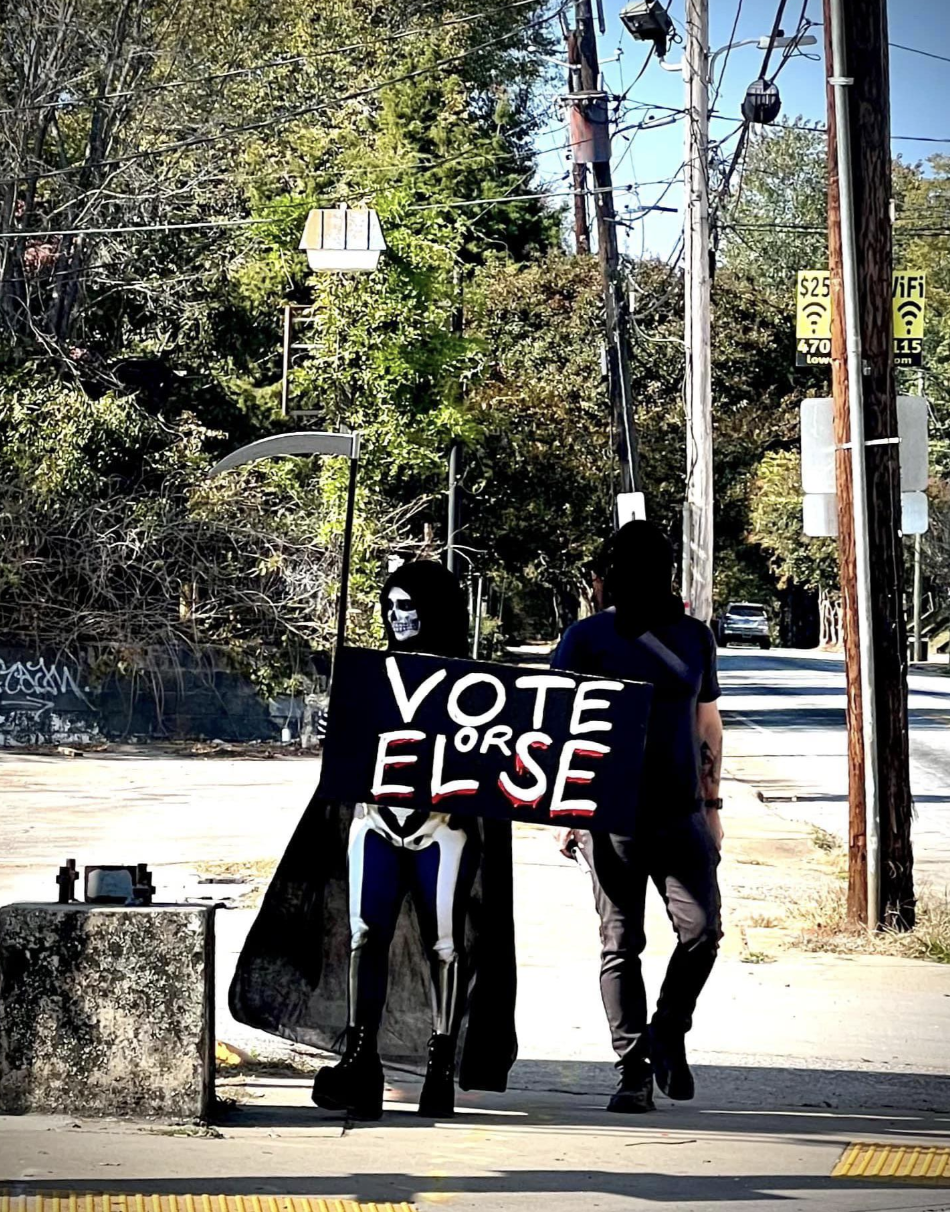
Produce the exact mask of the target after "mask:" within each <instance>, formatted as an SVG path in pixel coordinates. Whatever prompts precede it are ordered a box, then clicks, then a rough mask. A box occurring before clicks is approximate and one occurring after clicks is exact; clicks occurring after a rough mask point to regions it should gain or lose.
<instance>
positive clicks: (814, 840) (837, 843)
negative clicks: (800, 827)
mask: <svg viewBox="0 0 950 1212" xmlns="http://www.w3.org/2000/svg"><path fill="white" fill-rule="evenodd" d="M811 844H812V845H813V846H816V847H817V848H818V849H819V850H821V851H822V852H823V853H824V854H834V852H835V851H836V850H841V849H843V847H842V844H841V838H840V837H838V835H837V834H836V833H829V832H828V830H827V829H822V828H821V826H820V825H812V827H811Z"/></svg>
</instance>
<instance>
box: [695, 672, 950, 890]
mask: <svg viewBox="0 0 950 1212" xmlns="http://www.w3.org/2000/svg"><path fill="white" fill-rule="evenodd" d="M719 662H720V674H721V682H722V687H723V699H722V709H723V716H724V718H725V721H726V727H727V729H728V732H729V735H728V739H727V741H726V745H725V753H726V757H725V765H726V768H727V770H728V771H729V773H730V774H732V775H733V776H734V777H736V778H739V779H741V780H742V781H743V782H747V783H749V784H750V785H752V786H753V787H755V788H756V790H758V791H760V792H761V793H762V796H763V798H764V800H765V802H766V803H771V804H774V805H775V806H776V807H777V808H779V809H780V810H781V812H782V813H783V815H786V816H792V817H794V818H796V819H799V820H805V821H808V822H809V823H811V824H814V825H818V826H820V827H821V828H823V829H827V830H828V831H829V832H830V833H834V834H836V835H838V836H839V837H841V838H844V837H846V836H847V828H848V815H847V813H848V799H847V790H848V773H847V756H846V755H847V734H846V731H845V683H844V661H843V658H842V657H840V656H836V655H833V654H829V653H817V652H798V651H775V650H773V651H771V652H759V651H758V650H756V649H751V648H727V649H722V650H720V653H719ZM909 685H910V700H909V712H910V745H911V789H912V791H913V794H914V801H915V805H916V812H917V819H916V821H915V825H914V833H913V837H914V843H915V859H916V865H917V869H918V873H919V875H920V877H921V878H922V879H923V880H926V881H927V882H929V883H930V884H931V886H933V887H934V888H936V889H939V890H943V889H945V888H946V887H947V886H948V885H950V676H948V675H947V672H946V667H945V666H942V665H940V666H938V665H936V664H934V665H931V666H920V665H918V666H915V667H914V668H913V670H912V672H911V675H910V678H909Z"/></svg>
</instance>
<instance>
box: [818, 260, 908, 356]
mask: <svg viewBox="0 0 950 1212" xmlns="http://www.w3.org/2000/svg"><path fill="white" fill-rule="evenodd" d="M893 298H894V365H895V366H897V367H907V366H922V365H923V352H924V313H925V309H926V305H927V275H926V274H922V273H905V272H899V273H895V274H894V289H893ZM830 361H831V275H830V274H829V272H828V270H827V269H803V270H800V271H799V274H798V291H797V295H796V316H795V365H796V366H827V365H828V364H829V363H830Z"/></svg>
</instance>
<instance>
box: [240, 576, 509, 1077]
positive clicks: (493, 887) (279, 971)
mask: <svg viewBox="0 0 950 1212" xmlns="http://www.w3.org/2000/svg"><path fill="white" fill-rule="evenodd" d="M434 569H438V572H434V571H433V570H434ZM440 574H441V575H440ZM447 577H448V578H451V583H452V585H453V586H454V590H451V589H450V588H449V586H448V583H447V582H446V581H445V579H444V578H447ZM392 584H399V585H400V586H402V587H403V588H404V589H406V590H407V592H409V593H410V594H411V596H412V597H413V600H414V602H415V603H416V605H417V608H418V610H419V614H420V619H421V622H422V633H421V634H422V636H423V637H424V636H426V635H429V636H430V637H431V635H432V634H433V629H437V630H438V631H440V632H443V633H444V632H446V630H447V627H446V624H447V622H448V620H450V619H453V618H454V619H455V620H456V623H458V621H459V619H464V618H465V610H464V599H462V598H461V591H460V589H459V586H458V582H457V581H455V579H454V577H451V574H450V573H448V572H447V571H446V570H445V569H444V568H442V566H441V565H433V564H425V563H421V562H420V563H416V564H407V565H404V566H403V568H401V569H399V570H397V572H396V573H394V574H393V576H392V577H390V579H389V581H387V583H386V585H385V586H384V589H383V594H382V597H383V601H384V613H383V617H384V618H385V617H386V615H385V595H386V593H387V592H388V589H389V588H390V585H392ZM447 594H449V596H448V597H447ZM452 595H454V596H452ZM459 603H461V606H460V607H459ZM459 610H460V611H461V613H459ZM427 618H428V620H429V623H430V628H429V630H428V631H427V628H426V620H427ZM388 630H389V629H388V624H387V632H388ZM453 630H456V631H457V627H455V628H453ZM389 638H390V642H391V643H392V635H391V634H390V636H389ZM439 639H440V641H441V642H440V643H439V649H441V650H442V652H443V653H444V655H447V656H448V655H455V654H456V653H455V651H446V649H453V650H458V648H459V643H458V642H457V639H456V640H454V641H450V638H449V637H448V636H446V635H440V636H439ZM416 647H417V648H420V647H421V644H420V645H417V646H416ZM435 647H436V645H435V643H432V645H431V647H429V646H426V648H425V649H424V650H426V651H432V650H433V649H434V648H435ZM463 651H464V648H463ZM352 818H353V805H347V804H339V803H336V802H333V801H329V800H326V799H324V798H322V797H321V796H320V790H319V787H318V789H317V791H316V793H315V794H314V796H313V797H312V799H311V800H310V803H309V804H308V805H307V809H306V811H305V812H304V814H303V817H302V818H301V821H300V824H299V825H298V826H297V829H296V831H295V832H294V835H293V837H292V838H291V841H290V844H289V845H288V847H287V850H286V852H285V854H284V857H283V859H282V860H281V862H280V865H279V866H278V868H277V871H276V872H275V874H274V878H273V880H272V881H271V884H270V887H269V888H268V890H267V893H266V895H265V897H264V901H263V904H262V905H261V909H260V912H259V913H258V916H257V918H256V920H255V922H254V924H253V926H252V927H251V931H250V933H249V934H248V937H247V940H246V942H245V944H244V948H243V950H242V951H241V955H240V958H239V960H238V965H237V969H236V971H235V974H234V979H233V980H232V982H231V989H230V994H229V1004H230V1008H231V1013H232V1014H233V1016H234V1017H235V1018H236V1019H237V1020H238V1021H239V1022H242V1023H246V1024H247V1025H248V1026H251V1027H256V1028H258V1029H260V1030H262V1031H268V1032H270V1033H272V1034H274V1035H279V1036H283V1037H284V1038H286V1039H292V1040H296V1041H298V1042H299V1043H303V1044H308V1045H311V1046H313V1047H316V1048H322V1049H325V1050H327V1051H340V1050H341V1046H342V1037H343V1035H344V1029H345V1027H346V1024H347V1014H348V1000H347V985H348V974H349V955H350V926H349V909H348V897H347V871H346V853H347V844H348V837H349V829H350V822H351V821H352ZM470 824H471V826H472V829H473V831H474V832H475V835H476V837H475V840H477V841H478V842H479V849H480V853H479V863H478V870H477V873H476V876H475V881H474V884H473V887H472V892H471V896H470V898H469V904H468V913H467V917H466V925H465V954H464V956H462V957H460V958H461V960H462V970H463V972H464V976H465V980H466V983H467V987H468V997H467V1001H466V1012H465V1015H464V1018H463V1022H462V1027H461V1033H460V1047H459V1057H460V1063H459V1085H460V1086H461V1087H462V1089H463V1090H497V1091H503V1090H505V1088H506V1086H507V1080H508V1071H509V1070H510V1068H511V1066H512V1064H513V1063H514V1060H515V1056H516V1055H517V1038H516V1036H515V1026H514V1007H515V989H516V976H515V942H514V908H513V903H512V870H511V826H510V824H509V823H508V822H506V821H496V820H480V819H479V820H476V819H471V820H470ZM389 972H390V975H389V995H388V998H387V1002H386V1009H385V1012H384V1015H383V1021H382V1026H381V1028H380V1034H379V1048H380V1052H381V1054H382V1055H383V1057H384V1058H385V1059H387V1060H389V1061H391V1062H395V1063H398V1064H404V1065H406V1066H409V1067H412V1068H420V1069H421V1068H424V1065H425V1055H426V1048H427V1044H428V1040H429V1036H430V1035H431V1033H432V1009H431V999H430V994H429V972H430V966H429V960H428V957H427V955H426V952H425V948H424V947H423V945H422V939H421V935H420V932H419V926H418V922H417V921H416V916H415V912H414V911H413V909H412V906H411V902H410V900H409V898H407V899H406V901H405V902H404V904H403V906H402V909H401V912H400V916H399V922H398V925H397V927H396V934H395V937H394V939H393V943H392V946H391V948H390V961H389Z"/></svg>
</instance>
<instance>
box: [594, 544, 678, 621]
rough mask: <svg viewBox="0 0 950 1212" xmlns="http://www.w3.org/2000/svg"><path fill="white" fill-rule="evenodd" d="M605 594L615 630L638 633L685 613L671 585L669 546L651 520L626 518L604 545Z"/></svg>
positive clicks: (671, 568)
mask: <svg viewBox="0 0 950 1212" xmlns="http://www.w3.org/2000/svg"><path fill="white" fill-rule="evenodd" d="M604 563H605V565H606V569H605V577H604V595H605V598H606V599H607V600H608V601H609V602H610V603H611V604H612V605H614V606H615V607H616V609H617V630H618V631H619V632H620V633H621V634H622V635H628V636H638V635H642V634H643V632H644V631H652V630H653V629H654V628H655V627H664V626H668V625H669V624H670V623H675V622H676V620H677V619H681V618H682V617H683V614H684V613H685V611H684V608H683V600H682V598H681V597H679V595H678V594H675V593H674V592H673V589H672V583H673V563H674V557H673V546H672V544H671V543H670V541H669V539H667V537H666V536H665V535H664V534H663V532H662V531H661V530H659V529H658V528H657V527H656V526H654V525H653V524H652V523H651V522H641V521H635V522H628V523H627V524H626V526H621V528H620V529H619V530H618V531H617V533H616V534H614V535H613V536H612V537H611V538H610V539H608V541H607V544H606V545H605V548H604Z"/></svg>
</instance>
